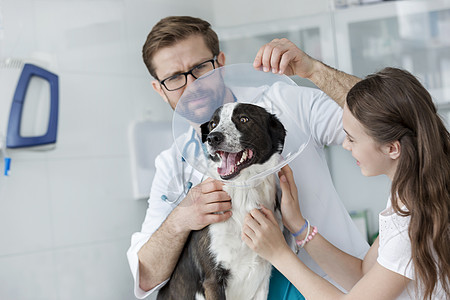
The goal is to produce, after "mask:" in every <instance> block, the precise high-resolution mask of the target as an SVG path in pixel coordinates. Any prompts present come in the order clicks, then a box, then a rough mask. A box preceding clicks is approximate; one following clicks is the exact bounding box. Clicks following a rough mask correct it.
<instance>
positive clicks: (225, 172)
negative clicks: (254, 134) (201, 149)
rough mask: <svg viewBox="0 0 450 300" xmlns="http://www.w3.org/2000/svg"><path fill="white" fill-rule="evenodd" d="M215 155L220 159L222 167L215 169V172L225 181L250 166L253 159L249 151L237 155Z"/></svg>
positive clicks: (224, 153) (222, 153)
mask: <svg viewBox="0 0 450 300" xmlns="http://www.w3.org/2000/svg"><path fill="white" fill-rule="evenodd" d="M216 154H218V155H220V158H221V159H222V165H221V166H220V167H218V168H217V172H218V173H219V175H220V177H221V178H222V179H225V180H228V179H231V178H233V177H235V176H237V175H238V174H239V172H240V171H241V170H242V169H244V168H246V167H248V166H249V165H251V164H252V160H253V157H254V155H253V150H251V149H245V150H243V151H241V152H237V153H231V152H224V151H217V152H216Z"/></svg>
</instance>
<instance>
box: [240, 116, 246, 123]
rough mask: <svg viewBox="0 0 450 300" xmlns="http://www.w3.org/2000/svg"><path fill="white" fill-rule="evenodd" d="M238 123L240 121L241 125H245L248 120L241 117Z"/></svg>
mask: <svg viewBox="0 0 450 300" xmlns="http://www.w3.org/2000/svg"><path fill="white" fill-rule="evenodd" d="M240 121H241V123H247V122H248V118H247V117H241V119H240Z"/></svg>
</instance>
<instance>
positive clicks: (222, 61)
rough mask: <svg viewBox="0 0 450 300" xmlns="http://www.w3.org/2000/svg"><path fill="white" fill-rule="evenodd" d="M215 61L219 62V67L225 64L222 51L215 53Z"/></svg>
mask: <svg viewBox="0 0 450 300" xmlns="http://www.w3.org/2000/svg"><path fill="white" fill-rule="evenodd" d="M217 62H218V63H219V67H223V66H225V53H223V52H222V51H220V52H219V54H218V55H217Z"/></svg>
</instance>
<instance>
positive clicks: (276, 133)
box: [158, 103, 286, 300]
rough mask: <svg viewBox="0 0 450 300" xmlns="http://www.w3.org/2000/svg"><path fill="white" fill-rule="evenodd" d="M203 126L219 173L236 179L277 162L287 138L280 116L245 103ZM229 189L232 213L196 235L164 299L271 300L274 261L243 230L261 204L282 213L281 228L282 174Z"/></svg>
mask: <svg viewBox="0 0 450 300" xmlns="http://www.w3.org/2000/svg"><path fill="white" fill-rule="evenodd" d="M201 130H202V139H203V142H204V143H205V142H206V143H207V144H206V146H207V149H208V153H209V156H210V159H211V161H212V164H213V165H215V167H216V168H217V169H216V170H217V173H218V175H219V176H220V177H221V178H222V179H225V180H234V181H236V180H239V181H244V180H246V179H249V178H251V177H253V176H254V175H255V174H260V173H261V172H263V171H265V170H267V169H268V168H272V167H274V166H276V165H277V164H278V163H279V161H280V154H281V152H282V150H283V146H284V140H285V136H286V131H285V129H284V127H283V125H282V124H281V122H280V121H279V120H278V119H277V118H276V116H275V115H272V114H270V113H268V112H267V111H266V110H265V109H264V108H262V107H259V106H256V105H252V104H244V103H229V104H225V105H224V106H222V107H220V108H218V109H217V110H216V111H215V112H214V114H213V116H212V118H211V120H210V121H209V122H207V123H205V124H203V125H202V126H201ZM224 190H225V191H226V192H227V193H228V194H229V195H230V197H231V199H232V200H231V201H232V212H233V215H232V217H231V218H230V219H228V220H227V221H225V222H222V223H216V224H211V225H209V226H207V227H205V228H204V229H203V230H200V231H193V232H192V233H191V235H190V237H189V240H188V242H187V243H186V245H185V248H184V250H183V252H182V254H181V256H180V259H179V261H178V263H177V266H176V267H175V270H174V272H173V274H172V277H171V279H170V281H169V282H168V283H167V284H166V285H165V286H164V287H163V288H162V289H161V290H160V292H159V294H158V299H177V300H179V299H192V300H198V299H231V300H251V299H255V300H266V299H267V294H268V288H269V279H270V274H271V265H270V263H269V262H267V261H265V260H264V259H262V258H260V257H259V256H258V255H257V254H256V253H255V252H253V251H252V250H251V249H250V248H248V247H247V245H245V243H244V242H243V241H242V240H241V229H242V224H243V221H244V217H245V216H246V215H247V213H248V212H249V211H250V210H252V209H254V208H258V207H259V206H260V205H261V204H262V205H264V206H265V207H267V208H269V209H272V210H273V211H274V212H276V215H277V217H278V220H279V224H280V226H281V215H280V211H279V203H278V201H277V187H276V175H275V174H272V175H269V176H266V177H264V178H263V179H261V182H258V184H257V185H256V186H245V187H244V186H237V185H233V184H229V185H225V186H224Z"/></svg>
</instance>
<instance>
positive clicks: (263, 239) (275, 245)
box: [242, 206, 291, 262]
mask: <svg viewBox="0 0 450 300" xmlns="http://www.w3.org/2000/svg"><path fill="white" fill-rule="evenodd" d="M242 240H243V241H244V242H245V243H246V244H247V246H248V247H249V248H250V249H252V250H253V251H255V252H256V253H258V255H259V256H261V257H262V258H264V259H266V260H268V261H269V262H272V260H273V259H274V258H275V256H276V255H278V254H280V251H283V250H286V249H287V250H288V251H291V249H290V248H289V246H288V245H287V244H286V241H285V240H284V236H283V233H282V232H281V230H280V227H279V226H278V223H277V221H276V219H275V216H274V215H273V213H272V211H271V210H269V209H267V208H265V207H264V206H261V210H259V209H253V210H252V211H251V212H250V213H249V214H248V215H247V216H246V217H245V219H244V225H243V227H242Z"/></svg>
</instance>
